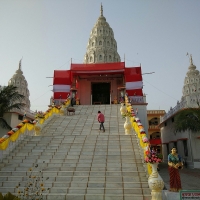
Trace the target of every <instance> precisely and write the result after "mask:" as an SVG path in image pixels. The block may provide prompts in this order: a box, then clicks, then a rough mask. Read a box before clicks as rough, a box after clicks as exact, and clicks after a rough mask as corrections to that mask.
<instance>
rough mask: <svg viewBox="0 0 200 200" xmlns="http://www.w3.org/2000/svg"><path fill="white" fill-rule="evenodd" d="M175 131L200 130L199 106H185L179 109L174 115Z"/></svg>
mask: <svg viewBox="0 0 200 200" xmlns="http://www.w3.org/2000/svg"><path fill="white" fill-rule="evenodd" d="M174 122H175V132H182V131H186V130H190V131H192V132H198V131H200V108H187V109H184V110H181V111H180V112H179V113H178V114H176V115H175V117H174Z"/></svg>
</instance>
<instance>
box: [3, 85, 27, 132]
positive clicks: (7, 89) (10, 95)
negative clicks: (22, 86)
mask: <svg viewBox="0 0 200 200" xmlns="http://www.w3.org/2000/svg"><path fill="white" fill-rule="evenodd" d="M23 99H24V96H23V95H21V94H19V93H18V91H17V87H15V86H14V85H8V86H3V87H1V88H0V126H1V127H2V128H6V129H11V127H10V126H9V125H8V124H7V122H6V121H5V120H4V119H3V115H4V113H6V112H9V111H10V110H12V109H14V108H17V109H21V108H22V107H23V106H24V104H23V103H21V101H22V100H23Z"/></svg>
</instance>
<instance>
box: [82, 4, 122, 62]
mask: <svg viewBox="0 0 200 200" xmlns="http://www.w3.org/2000/svg"><path fill="white" fill-rule="evenodd" d="M111 62H121V59H120V56H119V54H118V52H117V42H116V40H115V38H114V32H113V30H112V28H111V27H110V25H109V24H108V22H107V21H106V18H105V17H104V16H103V6H102V4H101V7H100V16H99V18H98V19H97V21H96V23H95V25H94V27H93V29H92V31H91V33H90V38H89V41H88V45H87V50H86V54H85V57H84V63H111Z"/></svg>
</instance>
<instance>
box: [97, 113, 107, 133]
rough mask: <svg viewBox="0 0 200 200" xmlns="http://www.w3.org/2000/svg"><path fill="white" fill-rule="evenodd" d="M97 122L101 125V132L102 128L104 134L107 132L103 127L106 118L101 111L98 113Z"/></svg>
mask: <svg viewBox="0 0 200 200" xmlns="http://www.w3.org/2000/svg"><path fill="white" fill-rule="evenodd" d="M97 120H98V122H99V123H100V127H99V130H101V128H102V129H103V132H105V128H104V125H103V123H104V122H105V117H104V114H102V113H101V111H98V115H97Z"/></svg>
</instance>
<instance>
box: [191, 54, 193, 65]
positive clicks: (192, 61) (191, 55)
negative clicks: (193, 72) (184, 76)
mask: <svg viewBox="0 0 200 200" xmlns="http://www.w3.org/2000/svg"><path fill="white" fill-rule="evenodd" d="M190 64H191V65H193V60H192V54H190Z"/></svg>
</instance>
